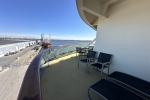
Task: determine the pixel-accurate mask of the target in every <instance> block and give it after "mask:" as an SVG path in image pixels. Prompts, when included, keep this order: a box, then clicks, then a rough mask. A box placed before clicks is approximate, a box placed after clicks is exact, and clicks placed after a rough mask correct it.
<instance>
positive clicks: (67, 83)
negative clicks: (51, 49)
mask: <svg viewBox="0 0 150 100" xmlns="http://www.w3.org/2000/svg"><path fill="white" fill-rule="evenodd" d="M77 61H78V59H77V58H76V55H75V54H70V55H68V56H65V57H61V58H59V59H56V60H53V61H51V62H50V66H49V67H47V68H46V70H45V72H44V74H43V76H42V78H41V90H42V98H43V100H89V98H88V95H87V90H88V88H89V87H90V86H91V85H93V84H94V83H96V82H97V81H99V79H100V72H99V71H97V70H95V69H93V68H92V67H91V68H90V74H87V73H86V72H85V71H86V64H84V63H80V67H79V68H77ZM103 76H104V77H105V76H106V75H105V74H103ZM91 96H92V98H95V99H97V100H98V99H100V97H99V96H97V95H95V94H94V93H93V94H92V95H91Z"/></svg>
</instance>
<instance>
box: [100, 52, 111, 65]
mask: <svg viewBox="0 0 150 100" xmlns="http://www.w3.org/2000/svg"><path fill="white" fill-rule="evenodd" d="M111 57H112V54H106V53H102V52H100V54H99V57H98V62H101V63H106V62H110V60H111Z"/></svg>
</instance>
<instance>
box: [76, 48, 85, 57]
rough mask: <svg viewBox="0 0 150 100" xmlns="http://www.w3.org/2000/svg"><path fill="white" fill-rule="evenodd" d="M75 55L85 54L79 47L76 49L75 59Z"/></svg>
mask: <svg viewBox="0 0 150 100" xmlns="http://www.w3.org/2000/svg"><path fill="white" fill-rule="evenodd" d="M77 53H78V54H79V55H83V54H84V53H85V51H84V50H83V48H81V47H76V57H77Z"/></svg>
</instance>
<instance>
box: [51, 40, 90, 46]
mask: <svg viewBox="0 0 150 100" xmlns="http://www.w3.org/2000/svg"><path fill="white" fill-rule="evenodd" d="M51 43H52V47H56V46H59V45H66V44H88V43H90V41H77V40H75V41H72V40H51Z"/></svg>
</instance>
